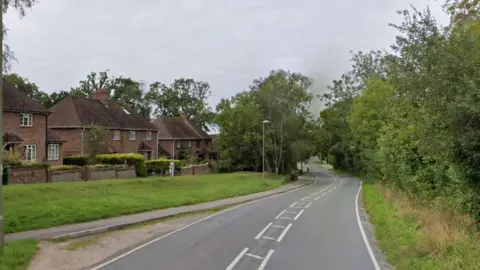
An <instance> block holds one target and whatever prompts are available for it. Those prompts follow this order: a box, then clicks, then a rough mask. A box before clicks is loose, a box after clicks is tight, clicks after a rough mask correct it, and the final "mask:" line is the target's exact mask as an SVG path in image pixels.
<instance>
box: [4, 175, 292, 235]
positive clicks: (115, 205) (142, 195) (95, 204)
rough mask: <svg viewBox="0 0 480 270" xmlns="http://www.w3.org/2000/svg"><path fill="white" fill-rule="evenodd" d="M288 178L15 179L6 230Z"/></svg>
mask: <svg viewBox="0 0 480 270" xmlns="http://www.w3.org/2000/svg"><path fill="white" fill-rule="evenodd" d="M282 182H283V178H276V179H266V183H267V185H264V184H263V181H262V178H261V174H258V173H233V174H210V175H199V176H179V177H175V178H147V179H128V180H107V181H96V182H77V183H56V184H35V185H11V186H6V187H5V188H4V199H5V201H4V203H5V204H4V209H5V219H6V232H7V233H13V232H21V231H26V230H33V229H41V228H48V227H53V226H59V225H64V224H71V223H78V222H85V221H91V220H97V219H102V218H108V217H115V216H120V215H126V214H133V213H139V212H145V211H150V210H156V209H164V208H170V207H177V206H184V205H191V204H197V203H202V202H208V201H214V200H220V199H225V198H230V197H235V196H241V195H246V194H251V193H256V192H261V191H265V190H269V189H273V188H276V187H279V186H281V185H282Z"/></svg>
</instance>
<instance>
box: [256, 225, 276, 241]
mask: <svg viewBox="0 0 480 270" xmlns="http://www.w3.org/2000/svg"><path fill="white" fill-rule="evenodd" d="M272 225H273V223H272V222H270V223H268V225H267V226H266V227H265V228H263V230H262V231H260V232H259V233H258V234H257V236H255V239H256V240H258V239H260V237H262V235H263V234H264V233H265V232H266V231H267V230H268V228H270V226H272Z"/></svg>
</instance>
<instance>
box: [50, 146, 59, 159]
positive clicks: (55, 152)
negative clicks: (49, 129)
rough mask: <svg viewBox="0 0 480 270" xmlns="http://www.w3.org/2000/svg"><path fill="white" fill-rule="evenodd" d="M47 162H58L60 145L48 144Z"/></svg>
mask: <svg viewBox="0 0 480 270" xmlns="http://www.w3.org/2000/svg"><path fill="white" fill-rule="evenodd" d="M47 158H48V160H59V159H60V145H59V144H49V145H48V154H47Z"/></svg>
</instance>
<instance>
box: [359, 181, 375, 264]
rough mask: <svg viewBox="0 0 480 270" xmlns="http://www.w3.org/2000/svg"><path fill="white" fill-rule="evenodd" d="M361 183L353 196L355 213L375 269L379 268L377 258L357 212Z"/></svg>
mask: <svg viewBox="0 0 480 270" xmlns="http://www.w3.org/2000/svg"><path fill="white" fill-rule="evenodd" d="M362 185H363V183H362V181H360V188H359V189H358V192H357V196H356V197H355V212H356V213H357V222H358V227H359V228H360V232H361V233H362V237H363V242H364V243H365V246H366V247H367V251H368V255H370V259H371V260H372V263H373V266H374V267H375V270H380V266H379V265H378V262H377V258H375V255H374V254H373V251H372V247H371V246H370V242H369V241H368V238H367V235H366V234H365V230H364V229H363V225H362V221H361V219H360V213H359V212H358V197H359V195H360V192H361V191H362Z"/></svg>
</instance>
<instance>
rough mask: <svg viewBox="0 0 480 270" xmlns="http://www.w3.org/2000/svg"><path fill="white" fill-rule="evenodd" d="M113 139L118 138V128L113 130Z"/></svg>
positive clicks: (116, 139)
mask: <svg viewBox="0 0 480 270" xmlns="http://www.w3.org/2000/svg"><path fill="white" fill-rule="evenodd" d="M113 140H114V141H118V140H120V130H114V131H113Z"/></svg>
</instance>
